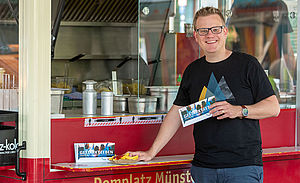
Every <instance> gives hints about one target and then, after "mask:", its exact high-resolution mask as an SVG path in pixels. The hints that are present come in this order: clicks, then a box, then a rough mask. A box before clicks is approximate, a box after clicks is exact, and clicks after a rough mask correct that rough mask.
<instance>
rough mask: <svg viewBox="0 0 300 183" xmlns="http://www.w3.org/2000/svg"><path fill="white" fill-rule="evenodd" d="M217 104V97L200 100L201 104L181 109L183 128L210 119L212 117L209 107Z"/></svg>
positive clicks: (197, 103)
mask: <svg viewBox="0 0 300 183" xmlns="http://www.w3.org/2000/svg"><path fill="white" fill-rule="evenodd" d="M215 102H216V98H215V96H211V97H209V98H205V99H203V100H200V101H199V102H196V103H193V104H190V105H188V106H185V107H182V108H180V109H179V110H178V111H179V115H180V118H181V122H182V125H183V127H186V126H189V125H192V124H194V123H197V122H200V121H202V120H205V119H207V118H210V117H211V116H212V115H211V114H210V113H209V106H210V105H211V104H213V103H215Z"/></svg>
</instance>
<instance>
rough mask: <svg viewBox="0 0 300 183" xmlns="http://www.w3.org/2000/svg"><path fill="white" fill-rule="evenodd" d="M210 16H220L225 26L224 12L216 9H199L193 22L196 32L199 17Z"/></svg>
mask: <svg viewBox="0 0 300 183" xmlns="http://www.w3.org/2000/svg"><path fill="white" fill-rule="evenodd" d="M208 15H219V17H220V18H221V19H222V21H223V23H224V24H225V18H224V16H223V14H222V12H221V11H220V10H219V9H218V8H215V7H204V8H201V9H199V10H198V11H197V12H196V13H195V16H194V20H193V26H194V30H196V22H197V19H198V18H199V17H204V16H208Z"/></svg>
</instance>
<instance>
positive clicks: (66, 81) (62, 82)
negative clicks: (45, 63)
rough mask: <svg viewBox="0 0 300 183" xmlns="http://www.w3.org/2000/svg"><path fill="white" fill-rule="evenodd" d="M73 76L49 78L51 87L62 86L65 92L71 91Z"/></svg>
mask: <svg viewBox="0 0 300 183" xmlns="http://www.w3.org/2000/svg"><path fill="white" fill-rule="evenodd" d="M73 83H74V78H65V77H56V78H55V79H52V80H51V87H52V88H64V89H66V91H65V93H71V92H72V88H73Z"/></svg>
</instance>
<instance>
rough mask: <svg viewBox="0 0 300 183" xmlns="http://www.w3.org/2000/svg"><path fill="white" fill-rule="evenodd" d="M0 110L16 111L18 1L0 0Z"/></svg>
mask: <svg viewBox="0 0 300 183" xmlns="http://www.w3.org/2000/svg"><path fill="white" fill-rule="evenodd" d="M0 8H1V14H0V110H13V111H16V110H17V109H18V96H17V95H18V83H19V79H18V78H19V76H18V74H19V72H18V68H19V67H18V64H19V27H18V16H19V1H18V0H9V1H7V0H0Z"/></svg>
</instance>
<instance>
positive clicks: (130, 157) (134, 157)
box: [109, 153, 139, 161]
mask: <svg viewBox="0 0 300 183" xmlns="http://www.w3.org/2000/svg"><path fill="white" fill-rule="evenodd" d="M138 158H139V156H138V155H136V156H129V153H125V154H123V155H115V156H113V157H111V158H109V160H110V161H116V160H134V161H136V160H138Z"/></svg>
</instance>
